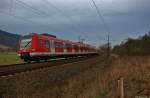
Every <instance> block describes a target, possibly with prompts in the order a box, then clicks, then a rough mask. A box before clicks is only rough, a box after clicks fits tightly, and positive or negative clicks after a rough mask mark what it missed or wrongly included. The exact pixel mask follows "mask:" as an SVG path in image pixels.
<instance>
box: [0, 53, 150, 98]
mask: <svg viewBox="0 0 150 98" xmlns="http://www.w3.org/2000/svg"><path fill="white" fill-rule="evenodd" d="M119 77H124V84H125V85H124V87H125V97H126V98H131V97H132V98H133V97H134V96H135V95H137V92H139V91H141V90H143V89H144V90H146V89H150V88H149V87H150V57H149V56H142V57H140V56H136V57H135V56H134V57H122V58H119V57H117V58H115V59H113V60H112V62H111V64H110V63H108V62H106V59H105V58H101V57H97V58H94V59H90V60H88V61H82V62H80V63H74V64H66V65H64V66H59V67H52V68H47V69H40V70H37V71H33V72H26V73H22V74H18V75H15V76H12V77H5V78H0V93H2V94H3V95H11V97H8V98H12V97H15V98H117V97H118V93H117V79H118V78H119ZM6 98H7V97H6Z"/></svg>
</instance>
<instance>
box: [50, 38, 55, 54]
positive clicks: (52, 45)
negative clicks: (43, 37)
mask: <svg viewBox="0 0 150 98" xmlns="http://www.w3.org/2000/svg"><path fill="white" fill-rule="evenodd" d="M50 49H51V54H55V41H54V40H50Z"/></svg>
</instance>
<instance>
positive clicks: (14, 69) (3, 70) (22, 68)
mask: <svg viewBox="0 0 150 98" xmlns="http://www.w3.org/2000/svg"><path fill="white" fill-rule="evenodd" d="M92 57H95V56H90V57H80V58H76V59H71V58H70V59H55V60H51V61H48V62H39V63H23V64H13V65H4V66H0V76H8V75H14V74H16V73H21V72H26V71H32V70H37V69H41V68H46V67H52V66H58V65H63V64H67V63H74V62H78V61H81V60H86V59H89V58H92Z"/></svg>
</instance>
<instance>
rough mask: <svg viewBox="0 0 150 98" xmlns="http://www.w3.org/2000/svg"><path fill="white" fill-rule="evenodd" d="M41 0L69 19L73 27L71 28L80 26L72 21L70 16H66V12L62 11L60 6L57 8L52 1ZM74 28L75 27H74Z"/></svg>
mask: <svg viewBox="0 0 150 98" xmlns="http://www.w3.org/2000/svg"><path fill="white" fill-rule="evenodd" d="M42 1H44V2H45V3H46V4H48V5H51V6H52V7H53V8H55V10H57V11H58V12H59V13H61V14H62V15H63V16H65V17H66V18H67V19H68V20H69V21H70V23H72V24H71V25H72V27H73V29H75V28H80V27H79V24H77V23H76V24H75V23H74V21H73V20H72V19H71V17H70V16H68V15H67V14H66V13H64V11H63V10H62V9H60V8H58V7H56V6H55V5H54V4H53V3H51V2H50V1H49V0H42ZM75 30H76V29H75Z"/></svg>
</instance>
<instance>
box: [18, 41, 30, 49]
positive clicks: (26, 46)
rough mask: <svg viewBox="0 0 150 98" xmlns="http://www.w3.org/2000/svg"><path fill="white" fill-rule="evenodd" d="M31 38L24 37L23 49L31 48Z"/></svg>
mask: <svg viewBox="0 0 150 98" xmlns="http://www.w3.org/2000/svg"><path fill="white" fill-rule="evenodd" d="M31 40H32V39H22V40H21V45H20V47H21V48H22V49H29V48H30V46H31Z"/></svg>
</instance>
